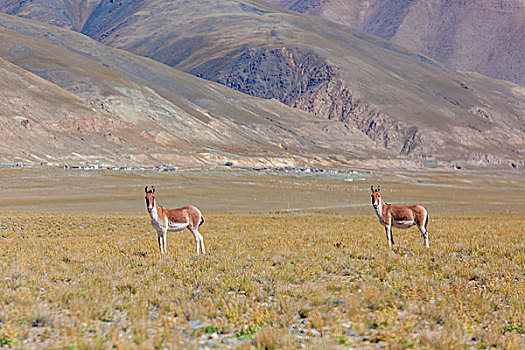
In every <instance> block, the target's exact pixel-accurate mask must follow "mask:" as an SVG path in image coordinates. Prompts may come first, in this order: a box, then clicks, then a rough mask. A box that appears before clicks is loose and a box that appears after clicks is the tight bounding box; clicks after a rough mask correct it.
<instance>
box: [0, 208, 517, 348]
mask: <svg viewBox="0 0 525 350" xmlns="http://www.w3.org/2000/svg"><path fill="white" fill-rule="evenodd" d="M206 219H207V221H206V224H205V226H203V229H202V233H203V235H204V236H205V239H206V244H207V248H208V250H209V254H208V255H206V256H199V257H196V256H195V255H194V242H193V240H192V238H191V237H190V236H191V234H189V233H188V232H184V233H175V234H170V236H169V237H168V253H169V255H168V256H161V255H160V254H159V252H158V248H157V247H156V239H155V234H154V233H153V230H152V228H151V226H150V224H149V220H148V218H147V215H146V213H145V212H144V213H142V214H138V213H137V214H130V213H126V214H109V215H108V214H102V213H54V212H49V213H42V212H3V213H1V214H0V252H1V254H2V257H1V259H2V263H1V264H0V276H1V280H0V290H1V308H0V342H1V345H3V346H13V347H22V348H42V347H51V348H59V349H60V348H64V349H81V348H101V349H106V348H111V347H116V348H124V349H126V348H133V347H136V348H145V349H147V348H174V347H181V346H183V347H189V348H193V347H205V346H209V347H213V346H217V347H232V348H237V347H252V346H256V347H259V348H281V347H282V348H296V347H306V348H320V347H325V348H334V347H345V346H351V347H355V348H362V347H365V348H366V347H373V346H379V347H385V348H386V347H391V348H463V347H467V348H481V349H483V348H490V347H496V348H523V347H525V330H524V328H523V327H524V326H525V324H524V313H525V296H524V291H525V239H524V238H525V237H524V232H525V215H524V214H504V215H503V216H502V215H499V214H498V215H495V214H472V215H466V214H444V215H433V216H432V219H433V220H432V221H431V222H430V224H429V230H430V233H431V236H430V238H431V248H430V249H425V248H424V247H423V241H422V239H421V237H420V235H419V232H418V231H417V229H415V228H413V229H411V230H405V231H401V230H394V238H395V241H396V246H395V248H394V249H393V250H390V249H388V248H387V245H386V239H385V237H384V232H383V229H382V227H380V225H379V224H378V223H377V219H376V217H375V216H372V214H370V215H365V216H357V215H347V216H330V215H236V214H228V215H224V214H223V215H220V214H215V215H207V216H206Z"/></svg>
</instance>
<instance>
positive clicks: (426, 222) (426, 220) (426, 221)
mask: <svg viewBox="0 0 525 350" xmlns="http://www.w3.org/2000/svg"><path fill="white" fill-rule="evenodd" d="M429 218H430V216H428V211H427V217H426V218H425V231H426V230H427V224H428V219H429Z"/></svg>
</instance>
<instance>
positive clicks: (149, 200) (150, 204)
mask: <svg viewBox="0 0 525 350" xmlns="http://www.w3.org/2000/svg"><path fill="white" fill-rule="evenodd" d="M144 191H146V197H145V198H146V208H148V211H152V210H153V208H154V207H155V186H151V190H149V189H148V186H146V187H145V188H144Z"/></svg>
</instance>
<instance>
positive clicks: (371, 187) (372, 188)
mask: <svg viewBox="0 0 525 350" xmlns="http://www.w3.org/2000/svg"><path fill="white" fill-rule="evenodd" d="M370 189H371V190H372V193H374V185H372V186H370Z"/></svg>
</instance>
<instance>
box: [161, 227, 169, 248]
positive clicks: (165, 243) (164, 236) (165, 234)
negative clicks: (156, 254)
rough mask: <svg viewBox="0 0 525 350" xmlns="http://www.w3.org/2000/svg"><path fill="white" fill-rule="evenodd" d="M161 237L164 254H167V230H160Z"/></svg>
mask: <svg viewBox="0 0 525 350" xmlns="http://www.w3.org/2000/svg"><path fill="white" fill-rule="evenodd" d="M162 239H163V241H164V244H163V245H162V246H163V247H164V254H168V244H167V239H168V230H163V231H162Z"/></svg>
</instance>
